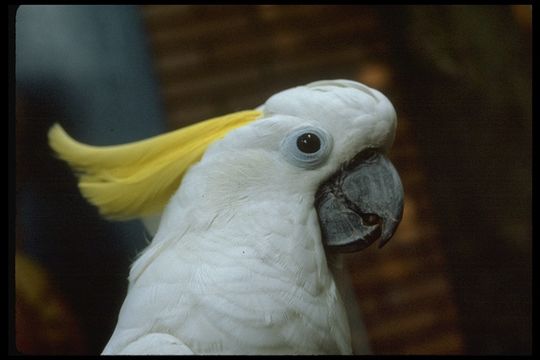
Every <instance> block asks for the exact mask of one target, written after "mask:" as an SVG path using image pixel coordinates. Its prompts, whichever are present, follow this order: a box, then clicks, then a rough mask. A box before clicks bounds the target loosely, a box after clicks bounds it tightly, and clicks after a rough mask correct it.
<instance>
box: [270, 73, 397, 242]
mask: <svg viewBox="0 0 540 360" xmlns="http://www.w3.org/2000/svg"><path fill="white" fill-rule="evenodd" d="M291 99H294V101H293V100H291ZM264 111H265V114H267V115H269V114H282V115H283V114H285V115H288V116H296V117H298V118H302V119H304V120H305V122H304V123H303V124H301V125H300V124H299V125H298V126H296V127H295V128H294V129H292V130H291V131H290V132H289V133H288V134H287V135H286V136H285V137H284V139H283V141H282V143H281V153H282V156H283V158H284V159H286V160H287V161H288V162H289V163H290V164H292V165H294V166H296V167H299V168H303V169H305V170H306V171H313V172H315V173H317V174H316V175H314V176H313V177H314V178H315V179H317V180H316V182H315V183H316V184H317V189H316V191H315V194H314V196H313V197H314V206H315V208H316V210H317V214H318V219H319V225H320V228H321V234H322V238H323V242H324V244H325V246H326V247H327V248H328V249H330V250H336V251H343V252H350V251H356V250H361V249H364V248H365V247H367V246H369V245H371V244H372V243H373V242H375V241H377V240H379V241H380V242H379V247H382V246H383V245H384V244H386V243H387V242H388V240H389V239H390V238H391V237H392V235H393V234H394V232H395V230H396V229H397V226H398V225H399V222H400V221H401V218H402V214H403V186H402V184H401V181H400V178H399V175H398V173H397V171H396V169H395V168H394V166H393V165H392V163H391V162H390V160H389V159H388V158H387V157H386V155H385V152H386V151H387V150H388V149H389V148H390V146H391V144H392V141H393V138H394V133H395V127H396V115H395V111H394V109H393V106H392V104H391V103H390V102H389V100H388V99H387V98H386V97H385V96H384V95H382V94H381V93H380V92H378V91H377V90H374V89H370V88H368V87H366V86H364V85H362V84H359V83H356V82H352V81H346V80H335V81H320V82H316V83H312V84H309V85H307V86H304V87H298V88H294V89H291V90H288V91H285V92H282V93H279V94H276V95H274V96H273V97H272V98H270V99H269V100H268V102H267V103H266V104H265V108H264Z"/></svg>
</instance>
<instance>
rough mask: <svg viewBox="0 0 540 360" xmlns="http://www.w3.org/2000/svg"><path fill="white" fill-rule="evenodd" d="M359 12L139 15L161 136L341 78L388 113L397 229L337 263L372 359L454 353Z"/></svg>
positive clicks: (447, 299) (376, 36)
mask: <svg viewBox="0 0 540 360" xmlns="http://www.w3.org/2000/svg"><path fill="white" fill-rule="evenodd" d="M376 10H377V9H376V8H373V7H369V6H330V5H317V6H299V5H294V6H293V5H286V6H275V5H267V6H263V5H257V6H254V5H253V6H247V5H246V6H231V5H219V6H187V5H167V6H164V5H151V6H143V7H142V11H143V15H144V21H145V25H146V27H147V29H148V33H149V41H150V47H151V49H152V51H153V54H154V59H155V68H156V72H157V75H158V78H159V80H160V82H161V91H162V98H163V105H164V107H165V109H166V113H167V116H168V121H169V125H170V128H171V129H173V128H178V127H181V126H184V125H186V124H189V123H193V122H196V121H200V120H203V119H207V118H209V117H212V116H217V115H222V114H225V113H228V112H231V111H236V110H241V109H248V108H253V107H256V106H258V105H260V104H261V103H263V102H264V101H265V100H266V99H267V98H268V97H269V96H270V95H272V94H273V93H275V92H277V91H279V90H283V89H286V88H288V87H291V86H296V85H301V84H304V83H307V82H310V81H315V80H321V79H333V78H348V79H353V80H358V81H362V82H364V83H366V84H368V85H371V86H374V87H376V88H378V89H380V90H382V91H383V92H384V93H385V94H386V95H388V97H389V98H390V99H391V100H392V101H393V102H394V105H395V107H396V109H397V112H398V118H399V119H398V131H397V135H396V141H395V145H394V148H393V151H392V154H391V155H392V160H393V161H394V164H395V165H396V168H397V169H398V171H399V173H400V175H401V177H402V181H403V185H404V188H405V194H406V197H405V211H404V217H403V221H402V223H401V225H400V227H399V230H398V231H397V233H396V235H395V237H394V238H393V239H392V240H391V241H390V243H389V244H388V245H387V246H386V247H384V248H383V249H381V250H378V249H376V247H372V248H368V249H366V250H364V251H363V252H361V253H358V254H354V255H348V258H347V259H348V266H349V268H350V269H351V273H352V279H353V283H354V287H355V292H356V294H357V298H358V301H359V305H360V308H361V310H362V313H363V317H364V321H365V323H366V327H367V331H368V335H369V338H370V341H371V346H372V349H373V351H374V353H376V354H459V353H462V352H463V339H462V335H461V332H460V330H459V324H458V323H459V320H458V319H459V317H458V316H459V314H458V310H457V309H456V306H455V305H454V302H453V295H452V287H451V284H450V282H449V277H448V274H447V270H446V265H445V257H444V254H443V251H442V248H441V244H440V240H439V236H438V229H437V226H436V225H435V224H434V223H433V220H432V216H431V215H430V214H431V208H430V207H431V204H430V197H429V194H428V193H427V192H426V191H425V188H426V186H425V179H424V175H423V173H424V172H423V169H422V166H421V163H422V159H421V157H420V154H419V152H418V150H417V147H416V145H415V139H414V128H413V127H412V124H411V122H410V121H409V119H408V118H407V114H404V113H402V112H400V106H399V101H400V94H399V93H398V92H397V91H396V89H395V86H394V85H395V84H394V78H393V69H392V68H391V67H390V66H389V65H388V63H389V62H388V61H387V60H388V56H389V55H388V42H387V40H386V39H385V38H384V32H382V31H381V28H380V22H379V19H378V16H379V15H378V14H379V13H378V12H377V11H376Z"/></svg>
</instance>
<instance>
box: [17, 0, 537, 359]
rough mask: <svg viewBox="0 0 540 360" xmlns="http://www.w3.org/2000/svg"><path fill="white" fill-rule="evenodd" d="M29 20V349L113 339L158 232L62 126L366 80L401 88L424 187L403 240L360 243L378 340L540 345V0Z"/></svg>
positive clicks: (25, 264) (67, 11)
mask: <svg viewBox="0 0 540 360" xmlns="http://www.w3.org/2000/svg"><path fill="white" fill-rule="evenodd" d="M16 20H17V21H16V26H15V23H14V24H13V26H14V27H15V40H16V46H17V48H16V51H15V55H16V56H15V60H16V63H15V75H16V83H15V86H14V87H15V98H16V116H15V119H14V120H15V121H16V134H15V135H16V138H15V140H16V141H15V143H16V148H15V151H16V154H15V155H16V189H15V190H16V209H15V210H16V220H17V221H16V225H17V226H16V241H15V245H16V260H15V266H16V279H15V285H16V286H15V287H16V292H15V320H16V330H17V331H16V339H14V340H16V345H17V348H18V350H19V351H22V352H25V353H37V354H72V353H82V354H97V353H99V352H101V350H102V349H103V347H104V345H105V343H106V341H107V340H108V338H109V337H110V335H111V333H112V330H113V329H114V326H115V324H116V316H117V314H118V310H119V307H120V305H121V303H122V300H123V297H124V295H125V290H126V288H127V281H126V278H127V273H128V269H129V264H130V263H131V261H132V260H133V258H134V257H135V255H136V254H137V252H138V251H140V250H141V249H142V248H144V246H145V244H146V242H145V239H144V235H143V227H142V225H141V224H140V223H139V222H138V221H132V222H128V223H113V222H107V221H104V220H102V219H100V218H99V216H98V214H97V211H96V210H95V209H93V208H92V207H91V206H89V205H88V204H86V203H85V201H84V200H83V199H82V198H81V197H80V195H79V193H78V190H77V187H76V179H75V177H74V176H73V175H72V173H71V172H70V170H69V169H68V168H67V167H66V166H65V164H63V163H61V162H59V161H58V160H56V159H54V157H53V156H52V154H51V151H50V150H49V149H48V147H47V143H46V132H47V129H48V128H49V127H50V125H52V124H53V123H54V122H60V123H61V124H62V125H63V126H64V127H65V128H66V130H67V131H68V133H70V134H71V135H72V136H74V137H75V138H76V139H78V140H80V141H83V142H87V143H90V144H94V145H106V144H119V143H124V142H128V141H133V140H138V139H142V138H146V137H149V136H152V135H155V134H159V133H162V132H164V131H166V130H168V129H174V128H178V127H180V126H183V125H186V124H189V123H193V122H196V121H200V120H203V119H206V118H209V117H211V116H215V115H221V114H225V113H228V112H231V111H236V110H241V109H247V108H253V107H255V106H258V105H259V104H261V103H262V102H264V101H265V100H266V98H268V96H270V95H271V94H273V93H275V92H277V91H280V90H283V89H285V88H288V87H291V86H296V85H300V84H304V83H307V82H310V81H315V80H320V79H332V78H348V79H353V80H357V81H361V82H364V83H366V84H368V85H370V86H373V87H375V88H378V89H380V90H382V91H383V92H384V93H385V94H386V95H388V97H389V98H390V99H391V100H392V102H393V103H394V105H395V107H396V109H397V112H398V133H397V136H396V143H395V145H394V148H393V150H392V157H393V158H392V160H393V161H394V163H395V165H396V167H397V169H398V171H399V172H400V175H401V176H402V180H403V183H404V187H405V192H406V199H405V201H406V208H405V214H404V219H403V222H402V224H401V225H400V228H399V230H398V232H397V234H396V236H395V238H394V239H393V240H392V241H391V242H390V244H389V245H388V246H387V247H385V248H384V249H383V250H381V251H377V250H376V249H367V250H366V251H364V252H363V253H360V254H355V255H353V256H351V257H349V258H348V260H349V261H348V264H349V268H350V270H351V274H352V280H353V285H354V290H355V294H356V295H357V299H358V303H359V307H360V309H361V311H362V314H363V319H364V322H365V326H366V330H367V333H368V337H369V339H370V343H371V347H372V350H373V352H374V353H375V354H529V353H531V351H532V316H531V314H532V268H531V265H532V262H531V249H532V241H531V240H532V227H531V223H532V221H531V220H532V219H531V205H532V201H531V193H532V174H531V170H532V162H531V160H532V96H531V93H532V81H531V76H532V62H531V60H532V35H531V21H532V6H528V5H522V6H517V5H516V6H502V5H501V6H330V5H317V6H297V5H295V6H292V5H288V6H272V5H269V6H142V7H141V6H21V7H20V8H19V9H18V12H17V17H16ZM10 85H11V84H10ZM10 150H11V149H10Z"/></svg>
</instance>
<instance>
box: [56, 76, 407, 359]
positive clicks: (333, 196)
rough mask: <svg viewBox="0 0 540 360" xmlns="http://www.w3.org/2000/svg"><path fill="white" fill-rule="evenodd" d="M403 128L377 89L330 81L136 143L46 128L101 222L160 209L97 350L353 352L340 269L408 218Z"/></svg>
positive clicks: (242, 352)
mask: <svg viewBox="0 0 540 360" xmlns="http://www.w3.org/2000/svg"><path fill="white" fill-rule="evenodd" d="M396 121H397V120H396V113H395V110H394V108H393V106H392V104H391V103H390V101H389V100H388V99H387V98H386V97H385V96H384V95H383V94H382V93H380V92H379V91H377V90H375V89H372V88H369V87H368V86H365V85H363V84H360V83H358V82H354V81H350V80H326V81H317V82H313V83H310V84H307V85H305V86H298V87H294V88H291V89H288V90H285V91H282V92H279V93H277V94H275V95H273V96H271V97H270V98H269V99H268V100H267V101H266V102H265V103H264V104H263V105H262V106H260V107H259V108H257V109H256V110H250V111H242V112H238V113H234V114H229V115H226V116H223V117H218V118H214V119H211V120H207V121H204V122H201V123H198V124H195V125H191V126H188V127H186V128H182V129H179V130H176V131H172V132H170V133H167V134H164V135H160V136H157V137H154V138H150V139H148V140H143V141H140V142H135V143H131V144H127V145H120V146H109V147H101V148H100V147H93V146H88V145H83V144H80V143H78V142H76V141H75V140H73V139H71V138H70V137H69V136H68V135H67V134H66V133H65V132H64V131H63V130H62V128H61V127H60V126H59V125H55V126H54V127H53V128H51V130H50V132H49V141H50V144H51V146H52V148H53V149H55V150H56V152H57V154H58V156H59V157H60V158H62V159H64V160H65V161H67V162H68V163H69V164H70V165H71V166H72V167H73V168H74V169H76V170H77V171H78V172H79V176H80V179H79V187H80V189H81V192H82V194H83V195H84V196H85V197H86V198H87V199H88V200H89V201H90V202H91V203H93V204H95V205H96V206H97V207H98V208H99V210H100V211H101V213H102V214H103V215H104V216H106V217H109V218H112V219H126V218H133V217H144V216H149V215H151V214H154V213H159V212H161V211H163V213H162V216H161V220H160V223H159V228H158V230H157V233H156V234H155V236H154V238H153V239H152V242H151V243H150V244H149V245H148V247H147V248H146V249H145V250H144V251H143V252H142V253H141V254H140V256H139V257H138V259H137V260H136V261H135V262H134V263H133V265H132V267H131V269H130V274H129V287H128V292H127V295H126V298H125V300H124V303H123V305H122V308H121V310H120V314H119V316H118V323H117V325H116V328H115V330H114V333H113V334H112V337H111V338H110V340H109V342H108V344H107V345H106V347H105V349H104V350H103V354H351V353H352V345H351V332H350V326H349V323H348V320H347V314H346V310H345V307H344V304H343V300H342V294H340V291H339V290H338V288H337V286H336V283H337V281H336V279H335V271H333V264H334V262H335V261H336V260H335V257H336V256H337V254H339V253H341V252H351V251H357V250H361V249H363V248H365V247H367V246H369V245H370V244H372V243H374V242H375V241H379V245H380V246H382V245H384V244H385V243H386V242H387V241H388V240H389V239H390V237H391V236H392V235H393V233H394V232H395V230H396V228H397V226H398V224H399V222H400V220H401V217H402V212H403V187H402V184H401V182H400V179H399V176H398V173H397V171H396V170H395V168H394V167H393V165H392V164H391V162H390V161H389V160H388V158H387V157H386V154H387V152H388V151H389V149H390V147H391V144H392V142H393V139H394V134H395V128H396Z"/></svg>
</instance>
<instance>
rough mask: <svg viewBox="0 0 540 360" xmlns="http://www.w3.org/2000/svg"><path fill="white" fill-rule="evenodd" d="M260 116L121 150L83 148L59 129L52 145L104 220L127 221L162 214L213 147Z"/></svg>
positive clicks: (207, 124) (210, 123)
mask: <svg viewBox="0 0 540 360" xmlns="http://www.w3.org/2000/svg"><path fill="white" fill-rule="evenodd" d="M261 115H262V113H261V112H260V111H256V110H249V111H241V112H237V113H233V114H229V115H225V116H221V117H217V118H213V119H209V120H206V121H202V122H199V123H196V124H193V125H190V126H187V127H184V128H181V129H178V130H175V131H171V132H169V133H165V134H162V135H158V136H155V137H152V138H149V139H145V140H141V141H136V142H132V143H128V144H124V145H116V146H90V145H86V144H82V143H80V142H78V141H76V140H74V139H73V138H71V137H70V136H69V135H68V134H67V133H66V132H65V131H64V129H63V128H62V127H61V126H60V125H59V124H55V125H53V126H52V127H51V129H50V130H49V145H50V146H51V147H52V148H53V149H54V150H55V151H56V153H57V155H58V157H60V158H61V159H62V160H64V161H66V162H67V163H68V164H69V165H70V166H71V168H72V169H73V170H74V171H75V172H76V173H77V174H78V176H79V189H80V191H81V193H82V194H83V196H84V197H85V198H86V199H87V200H88V201H89V202H90V203H92V204H93V205H95V206H97V207H98V209H99V212H100V213H101V215H103V216H104V217H106V218H109V219H114V220H128V219H132V218H137V217H141V216H147V215H152V214H156V213H159V212H161V211H162V210H163V209H164V207H165V205H166V204H167V202H168V201H169V199H170V198H171V196H172V195H173V194H174V192H175V191H176V190H177V189H178V187H179V186H180V182H181V180H182V177H183V176H184V174H185V172H186V171H187V169H188V168H189V167H190V166H191V165H193V164H195V163H196V162H197V161H199V160H200V159H201V157H202V155H203V154H204V152H205V151H206V149H207V148H208V146H209V145H210V144H211V143H213V142H214V141H216V140H218V139H221V138H223V137H224V136H225V135H226V134H227V133H228V132H229V131H231V130H233V129H236V128H238V127H241V126H243V125H246V124H248V123H249V122H251V121H253V120H255V119H257V118H258V117H260V116H261Z"/></svg>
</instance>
